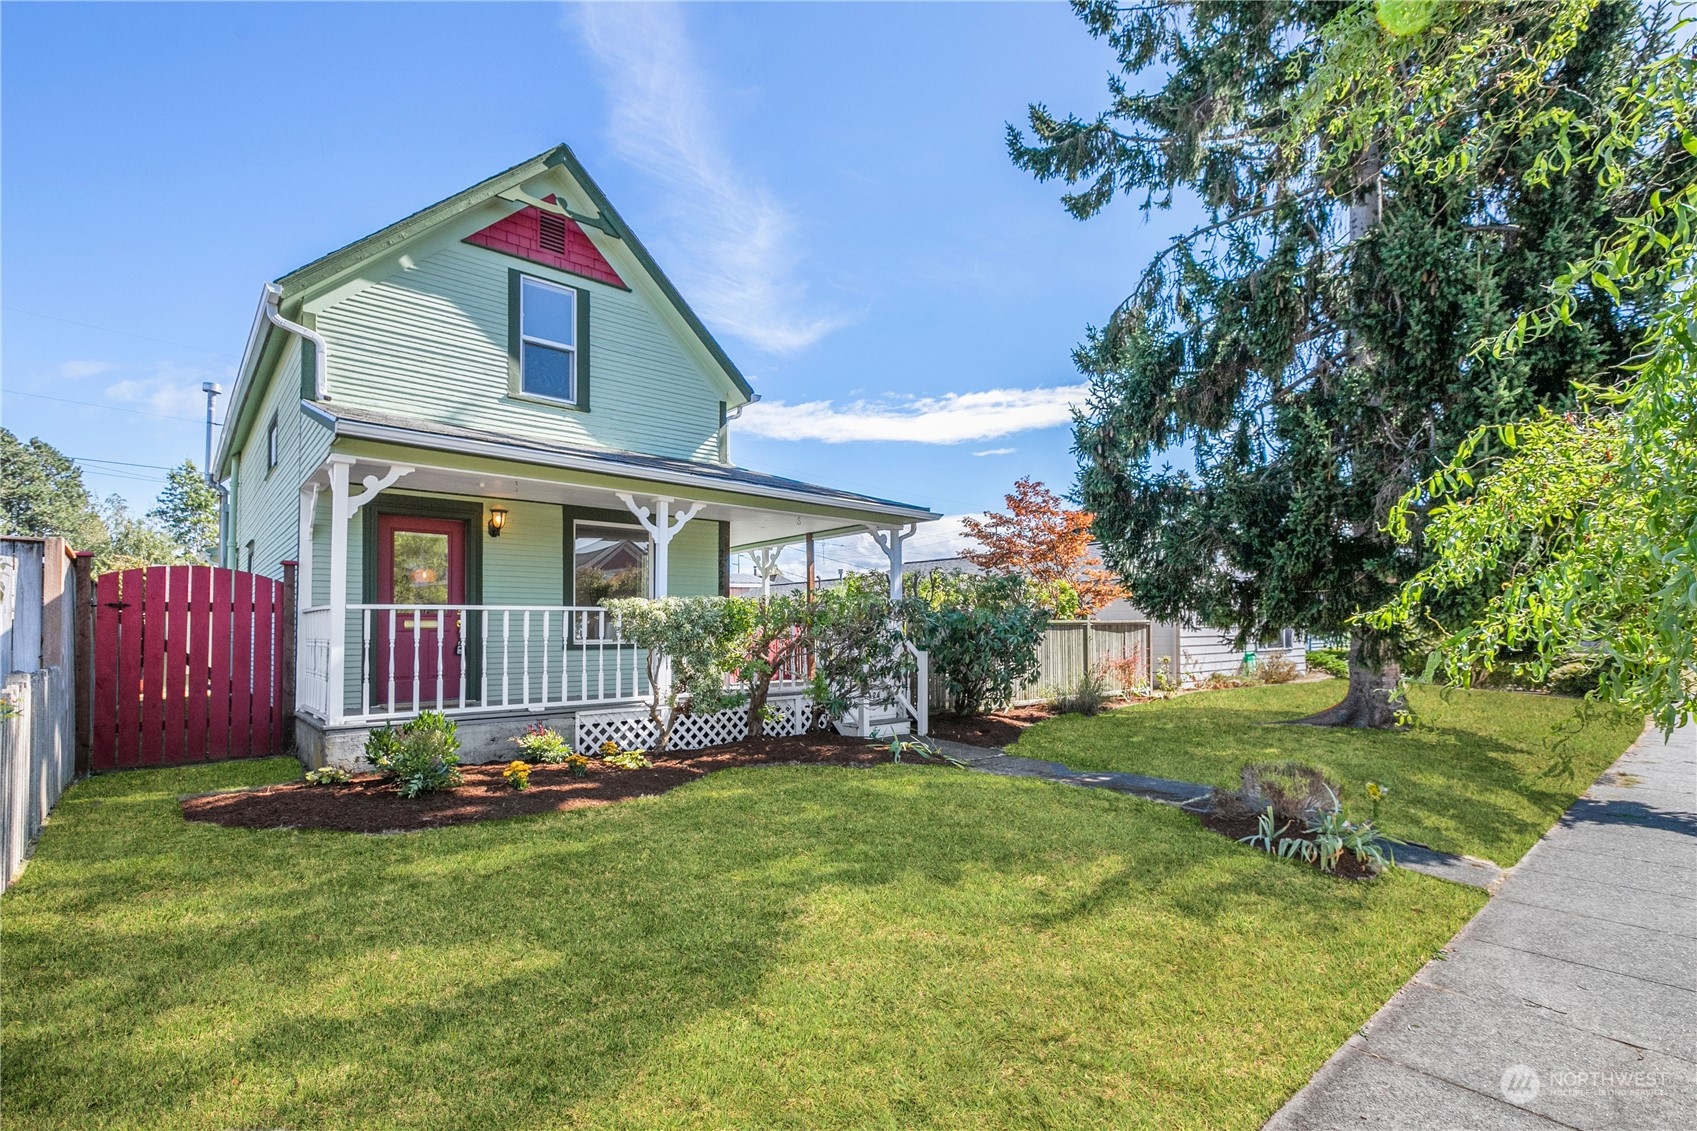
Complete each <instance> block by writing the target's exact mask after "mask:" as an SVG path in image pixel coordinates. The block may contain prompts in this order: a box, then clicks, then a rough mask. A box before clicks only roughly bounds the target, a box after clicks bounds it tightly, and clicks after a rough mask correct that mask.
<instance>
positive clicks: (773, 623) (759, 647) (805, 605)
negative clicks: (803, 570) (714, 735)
mask: <svg viewBox="0 0 1697 1131" xmlns="http://www.w3.org/2000/svg"><path fill="white" fill-rule="evenodd" d="M814 611H815V605H814V604H813V603H811V602H809V601H808V599H807V597H806V596H805V595H804V594H797V593H787V594H779V595H777V596H774V597H767V598H764V599H762V600H759V601H754V602H752V603H751V606H750V619H749V630H748V634H747V636H746V637H745V638H744V639H743V641H742V644H741V652H742V657H741V660H740V662H739V667H738V675H740V676H741V677H742V681H743V683H744V685H745V686H747V688H748V737H750V738H761V737H764V736H765V734H766V728H767V727H769V726H771V725H772V724H774V723H775V722H777V721H778V719H777V713H776V712H775V711H773V710H772V709H771V708H770V707H768V705H767V703H766V697H767V696H768V695H769V694H770V693H771V691H772V677H773V676H774V675H776V674H777V673H778V671H779V670H781V669H782V668H784V667H785V666H786V665H794V664H796V663H798V662H799V661H800V659H801V658H802V657H803V656H805V655H807V652H808V650H809V649H811V648H812V647H813V643H814V642H813V622H814Z"/></svg>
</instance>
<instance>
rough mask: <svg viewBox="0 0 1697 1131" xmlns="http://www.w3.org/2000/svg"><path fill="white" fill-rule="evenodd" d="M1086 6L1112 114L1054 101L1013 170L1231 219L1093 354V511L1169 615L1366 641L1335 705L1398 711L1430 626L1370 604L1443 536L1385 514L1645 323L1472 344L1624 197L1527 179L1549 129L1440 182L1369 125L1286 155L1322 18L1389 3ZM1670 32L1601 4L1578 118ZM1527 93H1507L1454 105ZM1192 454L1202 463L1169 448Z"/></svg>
mask: <svg viewBox="0 0 1697 1131" xmlns="http://www.w3.org/2000/svg"><path fill="white" fill-rule="evenodd" d="M1074 6H1075V8H1077V9H1078V11H1079V14H1080V16H1081V17H1082V18H1083V20H1084V22H1085V24H1086V26H1087V28H1088V29H1089V31H1090V33H1091V34H1092V35H1095V36H1097V37H1101V38H1105V39H1106V40H1107V41H1108V42H1109V43H1110V44H1111V45H1112V46H1113V47H1114V49H1115V50H1116V52H1117V54H1118V56H1119V61H1120V65H1121V69H1122V73H1121V74H1119V75H1117V76H1114V77H1113V78H1112V79H1111V80H1110V91H1111V95H1112V100H1111V104H1110V106H1109V108H1108V109H1107V110H1106V111H1104V112H1102V113H1101V114H1099V115H1097V116H1096V117H1095V118H1092V119H1089V120H1083V119H1079V118H1076V117H1068V118H1058V117H1055V116H1053V115H1051V114H1050V113H1049V112H1048V111H1047V110H1046V109H1045V108H1044V107H1042V106H1033V107H1032V108H1031V113H1030V128H1031V133H1032V135H1033V136H1032V137H1031V138H1029V139H1028V138H1027V137H1026V136H1025V135H1023V134H1022V133H1021V132H1019V131H1018V130H1015V129H1013V128H1011V127H1010V130H1009V147H1010V150H1011V153H1012V156H1013V158H1014V160H1015V162H1016V163H1017V164H1019V165H1020V166H1022V167H1023V168H1026V169H1028V170H1030V171H1031V172H1032V173H1034V174H1035V175H1036V176H1037V177H1039V178H1040V179H1043V180H1049V179H1054V178H1059V179H1062V180H1064V181H1066V182H1067V183H1068V184H1069V185H1076V186H1078V189H1077V191H1074V192H1072V193H1069V194H1068V195H1067V196H1066V197H1064V202H1065V205H1066V207H1067V209H1068V210H1069V211H1070V212H1071V213H1072V214H1073V215H1075V216H1077V217H1078V218H1080V219H1087V218H1089V217H1091V216H1094V215H1096V214H1097V213H1099V212H1100V211H1101V210H1102V209H1104V208H1105V207H1107V205H1108V204H1110V203H1111V202H1112V201H1113V200H1114V199H1115V198H1116V197H1118V196H1120V195H1136V196H1140V197H1141V201H1140V203H1141V206H1142V207H1143V208H1144V209H1150V208H1163V207H1167V206H1169V205H1170V204H1171V203H1172V201H1173V200H1174V198H1175V196H1177V195H1193V196H1194V197H1195V198H1196V199H1198V200H1199V201H1200V203H1201V205H1202V208H1203V209H1204V211H1205V213H1206V216H1207V222H1206V223H1205V224H1203V225H1201V226H1200V227H1198V228H1197V229H1196V230H1194V231H1192V232H1191V233H1189V234H1188V235H1186V236H1183V237H1181V238H1179V239H1177V240H1175V241H1174V242H1173V243H1172V244H1171V245H1170V246H1169V247H1168V248H1166V249H1165V250H1164V251H1163V252H1161V253H1160V254H1159V255H1157V256H1156V257H1155V258H1154V260H1153V261H1152V262H1151V263H1150V264H1149V265H1148V267H1147V268H1146V269H1145V271H1144V273H1143V275H1142V277H1141V279H1140V280H1139V281H1138V282H1137V285H1136V288H1135V290H1134V292H1133V293H1132V295H1131V296H1130V297H1129V298H1128V299H1127V300H1126V301H1125V302H1124V303H1123V304H1122V305H1121V306H1120V307H1119V308H1118V309H1117V310H1115V311H1114V313H1113V315H1112V316H1111V317H1110V318H1109V319H1108V321H1107V322H1106V324H1104V325H1102V326H1101V327H1099V328H1092V329H1091V330H1090V332H1089V334H1088V337H1087V340H1086V341H1085V343H1084V344H1083V345H1082V346H1081V347H1080V348H1079V349H1078V351H1077V354H1076V359H1077V361H1078V364H1079V365H1080V367H1081V369H1082V370H1083V371H1084V372H1085V373H1086V374H1087V375H1088V377H1089V378H1090V380H1091V387H1092V391H1091V396H1090V399H1089V403H1088V405H1087V407H1086V408H1085V410H1084V411H1083V413H1082V414H1081V416H1080V419H1079V421H1078V425H1077V429H1076V438H1075V441H1076V448H1077V451H1078V454H1079V456H1080V465H1081V471H1080V477H1079V489H1080V494H1081V496H1082V499H1081V501H1082V502H1083V504H1084V505H1085V506H1086V507H1088V508H1089V509H1090V510H1091V511H1093V512H1094V513H1095V514H1096V526H1095V529H1096V534H1097V537H1098V538H1099V539H1100V541H1101V543H1102V545H1103V548H1104V551H1105V553H1106V556H1107V558H1108V561H1109V563H1110V564H1111V565H1113V566H1114V567H1115V568H1116V569H1118V570H1119V571H1120V573H1121V574H1122V576H1124V577H1125V578H1126V579H1127V580H1128V581H1129V582H1130V583H1131V585H1132V588H1133V592H1134V594H1135V596H1136V598H1137V600H1138V603H1139V604H1140V605H1141V606H1142V607H1144V608H1146V609H1149V610H1150V611H1152V612H1154V613H1157V614H1159V615H1162V616H1167V617H1185V618H1194V619H1198V620H1201V621H1204V622H1207V623H1211V624H1218V625H1234V626H1236V627H1237V628H1238V630H1239V631H1240V633H1241V635H1242V637H1243V638H1244V639H1254V638H1257V637H1261V636H1264V635H1270V634H1271V633H1272V632H1273V631H1274V630H1276V629H1279V628H1282V627H1285V626H1290V625H1294V626H1296V627H1298V628H1301V629H1306V630H1308V631H1311V632H1316V633H1321V634H1326V635H1342V634H1346V633H1347V634H1348V635H1349V636H1350V687H1349V692H1348V694H1347V696H1346V697H1345V699H1344V701H1343V702H1342V703H1340V704H1339V705H1338V706H1337V707H1334V708H1332V709H1331V710H1329V711H1326V712H1322V713H1321V714H1320V715H1317V716H1314V717H1313V719H1311V720H1310V721H1312V722H1316V723H1328V724H1340V725H1355V726H1388V725H1391V724H1392V722H1393V720H1394V717H1395V712H1396V709H1397V707H1398V706H1399V702H1398V700H1397V697H1396V691H1395V688H1396V684H1397V681H1398V678H1399V675H1400V669H1399V663H1400V660H1401V649H1402V640H1401V638H1400V637H1399V636H1398V635H1396V634H1395V633H1394V631H1373V630H1369V629H1367V628H1365V627H1364V626H1363V625H1362V624H1361V623H1359V622H1358V621H1356V620H1355V618H1356V616H1357V614H1358V613H1360V612H1362V611H1364V610H1369V609H1373V608H1375V607H1377V606H1379V605H1381V604H1382V603H1383V602H1384V601H1386V600H1387V599H1388V598H1389V597H1390V596H1391V595H1392V594H1393V593H1395V592H1396V591H1397V589H1398V587H1399V585H1400V584H1401V583H1402V582H1403V581H1405V580H1406V579H1407V578H1408V577H1409V576H1411V575H1412V574H1413V573H1414V572H1415V571H1416V570H1418V568H1419V566H1420V563H1421V560H1422V550H1421V548H1420V546H1419V544H1418V541H1416V542H1415V543H1414V544H1413V545H1402V544H1399V543H1398V541H1397V540H1396V539H1394V538H1392V537H1390V536H1389V535H1387V534H1386V533H1385V531H1384V525H1385V520H1386V517H1387V515H1388V513H1389V512H1390V510H1391V508H1392V507H1393V506H1394V505H1395V504H1396V502H1397V500H1398V499H1399V498H1400V497H1401V496H1402V495H1403V493H1404V492H1405V491H1406V490H1407V489H1408V488H1410V487H1412V486H1413V485H1414V484H1416V483H1417V482H1419V481H1420V480H1421V478H1422V477H1423V476H1425V475H1428V474H1430V473H1431V472H1432V471H1433V470H1434V469H1435V468H1436V467H1437V466H1439V465H1440V464H1441V463H1442V462H1443V461H1444V460H1445V459H1446V458H1447V457H1448V456H1449V455H1450V454H1451V453H1452V452H1453V451H1454V450H1455V448H1456V446H1457V444H1458V443H1459V442H1460V441H1461V440H1462V438H1463V437H1465V436H1466V435H1467V434H1468V432H1469V431H1470V430H1471V429H1473V428H1475V427H1476V426H1478V425H1481V424H1484V423H1489V422H1493V421H1499V420H1508V419H1513V418H1515V417H1519V416H1524V415H1525V414H1526V413H1528V412H1529V411H1531V410H1534V409H1535V408H1538V407H1542V406H1555V407H1561V406H1565V405H1566V404H1568V403H1570V402H1571V398H1572V382H1573V381H1575V380H1605V379H1608V378H1609V376H1610V375H1611V374H1613V373H1614V372H1616V369H1615V367H1616V366H1617V365H1618V364H1619V363H1620V362H1621V361H1622V360H1623V358H1624V357H1625V356H1626V354H1627V351H1628V348H1629V345H1630V342H1631V341H1632V340H1633V338H1634V337H1635V334H1636V330H1637V327H1635V326H1633V325H1629V324H1624V323H1625V320H1626V319H1627V318H1628V317H1629V316H1628V315H1626V314H1623V312H1622V311H1621V310H1620V309H1618V308H1616V307H1615V306H1614V305H1613V304H1611V303H1607V302H1602V301H1597V302H1581V303H1578V304H1577V305H1576V307H1575V310H1574V318H1573V320H1572V323H1571V324H1569V325H1566V326H1563V327H1561V328H1559V329H1558V330H1557V331H1556V332H1553V333H1551V334H1549V335H1547V336H1545V337H1543V338H1541V339H1539V340H1538V341H1537V342H1535V343H1530V344H1529V345H1528V346H1527V348H1525V349H1523V350H1521V351H1520V352H1518V353H1516V354H1514V355H1512V356H1510V357H1507V358H1495V357H1483V358H1480V357H1473V356H1470V353H1471V351H1472V348H1473V346H1474V344H1475V343H1476V342H1478V341H1479V340H1480V339H1481V338H1483V337H1486V336H1489V335H1491V334H1493V333H1496V332H1499V331H1501V330H1503V329H1505V328H1507V327H1508V326H1510V325H1512V323H1513V321H1514V318H1515V316H1516V312H1517V311H1519V310H1520V309H1523V308H1524V306H1525V305H1526V304H1527V302H1528V300H1529V299H1531V298H1533V297H1535V295H1536V294H1537V292H1538V290H1539V288H1541V287H1542V286H1543V285H1545V284H1546V283H1547V282H1548V281H1549V280H1550V279H1551V278H1553V277H1554V276H1555V275H1556V274H1557V273H1559V272H1560V270H1561V269H1562V268H1563V267H1564V266H1565V265H1566V264H1567V263H1568V262H1569V261H1571V260H1573V259H1575V258H1578V257H1579V255H1580V254H1582V253H1583V252H1584V251H1585V250H1586V249H1588V248H1589V247H1590V246H1591V245H1592V244H1593V243H1594V241H1595V240H1596V238H1597V237H1598V235H1599V234H1600V233H1601V232H1603V231H1604V230H1606V227H1607V225H1608V221H1609V216H1610V213H1611V209H1612V208H1613V207H1614V206H1615V205H1616V204H1618V200H1617V199H1615V198H1614V196H1612V195H1611V193H1610V191H1608V190H1605V189H1604V188H1602V187H1600V186H1599V184H1598V182H1597V180H1596V178H1595V177H1587V176H1579V175H1573V176H1562V175H1559V174H1558V175H1555V176H1552V177H1551V178H1549V180H1548V181H1547V182H1545V183H1537V182H1534V181H1531V180H1529V179H1527V178H1526V177H1524V176H1523V173H1524V172H1525V169H1526V167H1527V166H1528V164H1529V163H1530V162H1533V161H1535V160H1537V158H1538V156H1539V154H1540V153H1541V152H1542V148H1541V147H1540V146H1539V144H1538V139H1537V138H1535V137H1509V138H1505V139H1504V142H1503V144H1502V145H1501V146H1500V147H1499V148H1498V149H1497V150H1495V151H1494V152H1492V153H1491V154H1490V155H1489V156H1490V160H1487V161H1482V162H1479V163H1478V164H1475V165H1473V166H1471V167H1470V168H1468V169H1465V170H1459V171H1457V172H1456V173H1455V174H1454V175H1452V176H1449V177H1446V178H1444V179H1442V180H1434V179H1432V178H1429V177H1422V176H1418V175H1415V174H1413V173H1412V172H1411V171H1409V170H1407V169H1403V168H1400V167H1398V165H1396V164H1395V163H1394V162H1393V161H1389V160H1387V159H1386V157H1385V148H1384V146H1383V145H1382V143H1381V140H1380V139H1379V138H1378V137H1376V136H1375V135H1374V134H1373V133H1372V132H1371V131H1364V132H1358V133H1354V134H1350V135H1346V136H1343V137H1338V136H1331V135H1330V134H1328V133H1327V132H1326V131H1324V130H1316V132H1315V136H1314V137H1313V138H1312V139H1311V141H1309V142H1308V143H1307V144H1302V145H1296V146H1293V145H1290V144H1288V142H1289V138H1288V137H1287V136H1285V134H1284V132H1283V131H1284V129H1285V127H1286V124H1287V122H1288V112H1287V111H1288V108H1289V107H1290V106H1291V105H1292V104H1293V103H1294V102H1300V101H1301V100H1302V99H1303V98H1304V97H1305V95H1307V94H1308V93H1309V92H1308V91H1306V90H1305V86H1304V84H1306V83H1309V82H1311V81H1313V77H1312V74H1311V70H1312V66H1313V62H1314V59H1315V57H1316V53H1317V50H1318V48H1319V46H1320V44H1321V42H1322V40H1323V29H1324V28H1325V27H1326V26H1327V25H1328V23H1330V22H1331V21H1332V20H1333V19H1335V18H1337V17H1339V16H1347V15H1351V14H1356V13H1359V11H1360V10H1361V9H1363V8H1364V7H1365V8H1367V9H1368V10H1369V11H1370V10H1371V9H1370V5H1365V4H1362V3H1355V4H1350V3H1323V2H1289V0H1287V2H1283V3H1280V2H1273V0H1267V2H1262V0H1248V2H1223V0H1209V2H1198V3H1187V4H1181V3H1176V2H1174V3H1149V4H1141V5H1139V6H1136V7H1130V8H1120V7H1117V6H1116V5H1115V4H1113V3H1110V2H1107V0H1075V3H1074ZM1514 8H1515V14H1514V18H1516V19H1518V20H1519V21H1520V22H1521V23H1522V24H1523V25H1524V27H1523V34H1524V35H1526V36H1540V35H1545V34H1547V33H1548V25H1547V22H1546V21H1545V19H1544V18H1543V11H1544V9H1543V6H1542V5H1541V4H1539V3H1536V2H1525V3H1519V4H1516V5H1514ZM1643 21H1644V17H1643V15H1642V13H1640V11H1639V10H1638V9H1637V8H1636V6H1635V5H1633V4H1632V3H1630V2H1627V0H1620V2H1615V3H1608V4H1605V5H1603V6H1601V7H1600V8H1599V9H1598V10H1597V12H1596V13H1595V14H1594V15H1593V17H1592V19H1591V20H1590V21H1589V23H1588V24H1587V26H1586V27H1585V30H1584V32H1583V34H1581V35H1580V36H1579V38H1578V39H1577V41H1576V42H1574V43H1573V44H1572V45H1571V46H1570V47H1568V48H1566V49H1565V50H1563V51H1562V52H1561V54H1560V57H1559V61H1558V62H1557V64H1556V65H1555V67H1553V68H1552V71H1551V73H1550V75H1549V81H1550V82H1551V83H1552V84H1553V85H1554V86H1555V87H1556V88H1557V89H1558V90H1559V91H1560V93H1559V94H1558V95H1556V97H1557V98H1559V99H1563V100H1565V101H1566V102H1567V103H1568V104H1569V105H1570V106H1571V107H1572V108H1573V110H1574V111H1575V112H1576V113H1586V112H1588V108H1590V107H1592V106H1595V105H1597V104H1598V103H1601V102H1603V101H1606V99H1607V97H1608V95H1609V92H1610V91H1611V90H1612V89H1613V86H1614V82H1615V80H1616V79H1617V78H1618V77H1619V75H1620V73H1621V71H1622V69H1623V68H1624V67H1626V66H1628V65H1629V64H1630V59H1631V47H1632V43H1633V40H1634V38H1635V37H1636V36H1638V35H1639V34H1641V31H1642V26H1643ZM1145 80H1148V83H1149V85H1148V88H1147V89H1144V88H1142V87H1141V86H1140V85H1139V84H1140V83H1142V82H1144V81H1145ZM1504 96H1505V95H1504V94H1503V92H1501V91H1494V90H1490V89H1489V88H1482V89H1481V92H1480V93H1479V94H1478V95H1477V96H1476V97H1475V98H1474V100H1473V101H1472V102H1469V101H1468V100H1467V98H1466V97H1465V96H1464V97H1462V98H1461V99H1459V100H1458V102H1457V104H1456V105H1455V106H1452V107H1450V108H1449V112H1453V113H1455V114H1457V115H1458V118H1457V120H1458V121H1460V120H1463V119H1465V118H1467V117H1468V116H1472V115H1479V114H1483V113H1489V112H1491V109H1492V107H1491V105H1490V104H1489V102H1488V100H1489V99H1492V98H1501V97H1504ZM1440 125H1441V124H1440ZM1340 147H1342V148H1343V149H1344V151H1343V152H1340ZM1184 446H1188V448H1189V449H1190V451H1191V452H1192V453H1193V454H1194V459H1195V470H1194V472H1185V471H1175V470H1173V469H1171V467H1170V466H1167V465H1166V464H1164V463H1162V464H1160V465H1158V464H1157V461H1160V460H1163V458H1164V456H1165V453H1167V452H1168V451H1169V449H1173V448H1178V447H1184Z"/></svg>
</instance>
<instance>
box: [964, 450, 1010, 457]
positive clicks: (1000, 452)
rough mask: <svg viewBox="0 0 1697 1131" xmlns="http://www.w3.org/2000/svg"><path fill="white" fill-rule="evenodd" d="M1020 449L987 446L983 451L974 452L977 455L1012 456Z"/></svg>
mask: <svg viewBox="0 0 1697 1131" xmlns="http://www.w3.org/2000/svg"><path fill="white" fill-rule="evenodd" d="M1017 451H1019V449H1018V448H985V449H984V450H983V451H981V452H973V453H972V454H973V455H975V456H980V457H983V456H1011V455H1013V454H1014V453H1015V452H1017Z"/></svg>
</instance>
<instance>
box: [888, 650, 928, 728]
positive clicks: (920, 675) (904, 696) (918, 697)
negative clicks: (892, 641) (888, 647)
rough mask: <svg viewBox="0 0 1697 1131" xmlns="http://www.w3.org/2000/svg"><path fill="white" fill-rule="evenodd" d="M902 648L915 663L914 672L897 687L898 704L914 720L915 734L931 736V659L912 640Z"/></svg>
mask: <svg viewBox="0 0 1697 1131" xmlns="http://www.w3.org/2000/svg"><path fill="white" fill-rule="evenodd" d="M902 647H903V648H905V649H907V654H908V657H909V658H910V659H911V660H912V661H913V671H912V672H910V673H909V674H908V675H907V676H906V677H905V678H904V679H903V680H902V681H901V683H900V684H899V685H898V686H897V687H896V702H897V703H898V704H900V706H901V708H902V710H904V711H906V712H907V714H908V717H909V718H911V719H912V720H913V733H914V734H930V733H931V657H930V656H928V655H926V654H925V653H924V652H923V651H921V650H920V649H918V648H915V647H914V646H913V641H911V640H903V641H902Z"/></svg>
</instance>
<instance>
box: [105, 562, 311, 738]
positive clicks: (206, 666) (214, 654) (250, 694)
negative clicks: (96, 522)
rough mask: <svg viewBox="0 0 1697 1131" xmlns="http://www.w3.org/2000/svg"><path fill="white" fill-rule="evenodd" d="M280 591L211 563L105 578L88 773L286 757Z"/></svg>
mask: <svg viewBox="0 0 1697 1131" xmlns="http://www.w3.org/2000/svg"><path fill="white" fill-rule="evenodd" d="M282 588H283V587H282V584H281V583H280V582H277V581H274V580H272V579H271V578H269V577H261V576H258V575H257V574H251V573H243V572H240V571H237V570H229V569H220V568H216V567H213V566H149V567H147V568H145V569H131V570H123V571H121V572H116V573H107V574H102V575H101V577H100V579H99V581H98V584H97V587H96V596H95V599H96V601H97V603H98V607H97V609H96V616H95V640H96V644H95V663H94V704H93V712H92V719H93V735H92V751H91V760H90V761H91V767H92V768H93V769H96V770H113V769H123V768H127V767H131V766H157V765H174V764H179V763H183V762H202V761H209V760H217V759H221V758H246V757H258V756H261V755H266V754H281V753H283V752H284V750H285V749H286V748H287V722H288V719H289V718H290V716H291V715H292V713H293V705H292V704H289V703H286V702H285V701H284V688H283V679H282V671H283V668H284V667H285V657H284V656H283V655H282V653H281V649H282V647H283V645H282V639H283V622H284V620H285V618H286V616H287V609H288V603H287V602H286V601H285V600H284V595H283V592H282Z"/></svg>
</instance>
